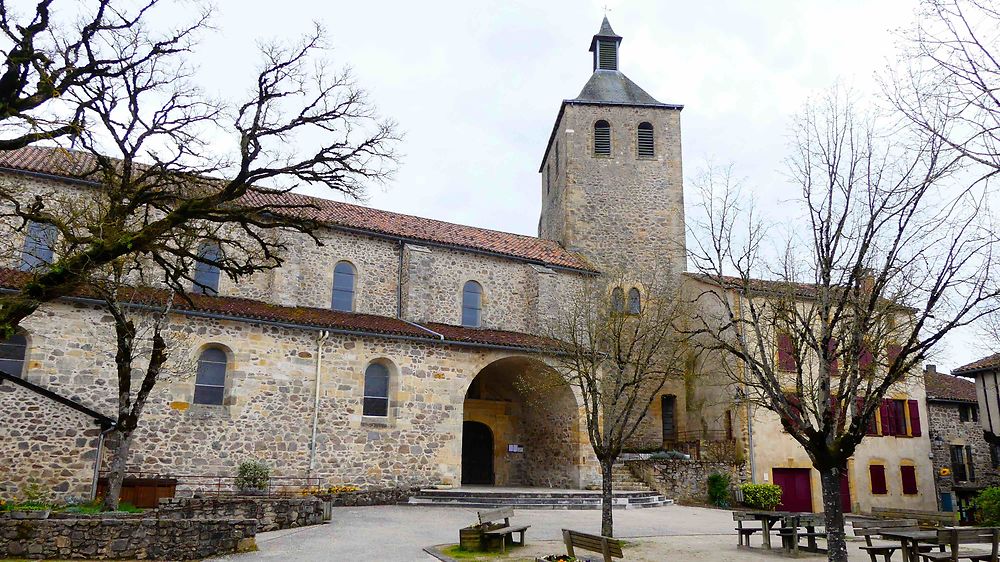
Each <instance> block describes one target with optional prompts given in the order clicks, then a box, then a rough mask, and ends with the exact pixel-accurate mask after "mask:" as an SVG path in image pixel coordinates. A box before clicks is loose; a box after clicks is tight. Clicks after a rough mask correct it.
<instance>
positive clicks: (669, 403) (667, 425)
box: [660, 394, 677, 441]
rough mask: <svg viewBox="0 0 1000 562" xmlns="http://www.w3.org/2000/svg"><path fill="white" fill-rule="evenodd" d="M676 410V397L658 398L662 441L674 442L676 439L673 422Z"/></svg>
mask: <svg viewBox="0 0 1000 562" xmlns="http://www.w3.org/2000/svg"><path fill="white" fill-rule="evenodd" d="M676 410H677V397H676V396H674V395H673V394H664V395H662V396H660V417H661V418H662V420H663V440H664V441H674V440H676V439H677V424H676V422H675V417H676Z"/></svg>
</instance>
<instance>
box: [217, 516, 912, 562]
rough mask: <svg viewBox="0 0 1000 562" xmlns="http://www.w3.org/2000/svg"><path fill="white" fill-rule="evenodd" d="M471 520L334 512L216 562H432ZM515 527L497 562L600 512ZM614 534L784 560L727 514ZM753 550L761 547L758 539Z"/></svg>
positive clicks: (553, 544) (651, 523)
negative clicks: (739, 537)
mask: <svg viewBox="0 0 1000 562" xmlns="http://www.w3.org/2000/svg"><path fill="white" fill-rule="evenodd" d="M475 521H476V511H475V510H473V509H464V508H451V507H408V506H382V507H353V508H336V509H334V512H333V521H332V522H331V523H330V524H327V525H320V526H315V527H305V528H300V529H289V530H286V531H275V532H271V533H262V534H260V535H258V536H257V545H258V547H259V549H260V550H259V551H258V552H255V553H248V554H241V555H233V556H227V557H223V558H217V559H214V560H220V561H227V562H251V561H265V560H266V561H277V560H281V561H287V560H295V561H324V562H326V561H352V562H353V561H364V560H378V561H391V562H413V561H420V562H424V561H428V560H435V558H434V557H432V556H430V555H428V554H427V553H425V552H424V551H423V549H424V548H425V547H428V546H431V545H438V544H447V543H455V542H457V541H458V529H459V528H461V527H464V526H466V525H469V524H471V523H473V522H475ZM514 522H516V523H518V524H524V525H531V529H529V530H528V534H527V543H528V546H527V547H525V548H524V549H516V550H515V552H514V553H513V554H512V555H511V556H509V557H507V558H498V559H500V560H512V561H513V560H531V559H532V558H531V557H532V556H534V555H535V554H543V553H557V552H564V550H563V549H562V546H561V537H562V534H561V532H560V529H563V528H570V529H574V530H578V531H583V532H590V533H598V532H599V531H600V527H601V514H600V512H599V511H596V510H587V511H561V510H556V511H548V510H540V511H527V510H526V511H517V512H515V516H514ZM615 529H616V531H617V532H616V534H617V535H618V536H619V538H623V539H626V540H627V541H628V543H629V546H628V547H627V549H626V551H625V554H626V558H625V560H626V561H629V562H633V561H635V562H639V561H650V562H653V561H656V562H662V561H664V560H671V561H678V562H680V561H695V562H697V561H705V562H708V561H718V560H725V561H726V562H743V561H747V562H751V561H758V562H760V561H764V560H787V558H785V557H782V556H779V555H777V554H769V553H766V552H761V551H759V550H754V551H747V550H739V549H737V548H736V535H735V533H734V532H733V521H732V515H731V514H730V512H729V511H723V510H717V509H706V508H699V507H684V506H666V507H659V508H650V509H636V510H623V511H616V512H615ZM753 544H754V546H758V545H759V544H760V539H759V537H758V538H755V539H754V543H753ZM857 544H858V543H852V544H851V560H852V562H853V561H854V560H857V561H858V562H863V561H867V560H868V556H867V555H865V554H864V553H863V552H861V551H859V550H857ZM578 554H579V553H578ZM897 557H898V554H897ZM803 559H806V560H810V559H811V560H824V559H825V557H823V556H803Z"/></svg>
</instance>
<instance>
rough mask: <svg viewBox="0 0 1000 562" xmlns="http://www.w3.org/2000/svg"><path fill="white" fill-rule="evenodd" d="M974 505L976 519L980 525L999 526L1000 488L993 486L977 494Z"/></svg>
mask: <svg viewBox="0 0 1000 562" xmlns="http://www.w3.org/2000/svg"><path fill="white" fill-rule="evenodd" d="M974 505H975V507H976V519H977V522H978V523H979V524H980V525H986V526H989V527H996V526H1000V486H993V487H990V488H986V489H985V490H983V491H981V492H979V495H978V496H976V500H975V502H974Z"/></svg>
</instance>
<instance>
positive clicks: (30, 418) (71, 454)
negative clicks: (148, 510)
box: [0, 340, 101, 498]
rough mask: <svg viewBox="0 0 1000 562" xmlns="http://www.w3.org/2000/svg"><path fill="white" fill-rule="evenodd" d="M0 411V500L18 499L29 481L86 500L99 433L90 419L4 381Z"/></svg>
mask: <svg viewBox="0 0 1000 562" xmlns="http://www.w3.org/2000/svg"><path fill="white" fill-rule="evenodd" d="M33 341H34V340H33ZM0 411H2V412H3V422H2V423H0V498H17V497H19V496H20V495H21V494H22V493H23V492H24V489H25V486H26V485H27V484H29V483H30V482H37V483H39V484H41V485H43V486H45V487H46V488H49V489H50V490H51V491H52V492H54V493H56V494H58V495H61V496H75V497H81V498H84V497H89V496H90V492H91V483H92V482H93V477H94V464H95V463H96V462H97V446H98V443H99V441H100V433H101V429H100V428H99V427H98V426H97V425H96V424H95V423H94V420H93V419H92V418H90V417H88V416H86V415H84V414H82V413H80V412H77V411H76V410H73V409H70V408H68V407H66V406H64V405H62V404H59V403H57V402H54V401H52V400H50V399H49V398H46V397H44V396H42V395H40V394H37V393H35V392H33V391H30V390H28V389H26V388H24V387H22V386H19V385H16V384H14V383H13V382H10V381H2V380H0Z"/></svg>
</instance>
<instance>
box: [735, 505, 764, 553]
mask: <svg viewBox="0 0 1000 562" xmlns="http://www.w3.org/2000/svg"><path fill="white" fill-rule="evenodd" d="M733 521H736V533H737V534H738V537H737V541H738V544H737V547H740V546H744V543H746V546H747V547H749V546H750V537H751V536H753V534H754V533H759V532H761V531H763V526H761V527H744V526H743V522H744V521H759V519H757V518H756V517H754V516H753V515H750V514H747V513H743V512H742V511H734V512H733Z"/></svg>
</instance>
